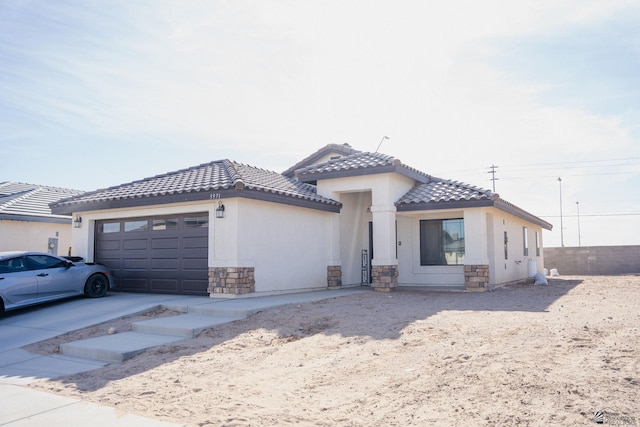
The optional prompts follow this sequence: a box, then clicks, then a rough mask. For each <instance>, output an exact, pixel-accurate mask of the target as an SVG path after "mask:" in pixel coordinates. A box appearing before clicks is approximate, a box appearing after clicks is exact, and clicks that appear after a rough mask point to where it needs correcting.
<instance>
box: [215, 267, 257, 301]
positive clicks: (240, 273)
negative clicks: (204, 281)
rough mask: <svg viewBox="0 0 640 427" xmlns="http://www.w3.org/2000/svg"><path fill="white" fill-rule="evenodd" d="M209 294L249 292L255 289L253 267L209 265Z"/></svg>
mask: <svg viewBox="0 0 640 427" xmlns="http://www.w3.org/2000/svg"><path fill="white" fill-rule="evenodd" d="M207 291H208V292H209V295H211V296H215V294H230V295H240V294H249V293H252V292H255V291H256V281H255V278H254V267H209V288H208V289H207Z"/></svg>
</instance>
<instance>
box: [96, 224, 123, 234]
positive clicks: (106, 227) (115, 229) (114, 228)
mask: <svg viewBox="0 0 640 427" xmlns="http://www.w3.org/2000/svg"><path fill="white" fill-rule="evenodd" d="M119 232H120V223H119V222H106V223H104V224H100V233H105V234H106V233H119Z"/></svg>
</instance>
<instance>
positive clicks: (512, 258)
mask: <svg viewBox="0 0 640 427" xmlns="http://www.w3.org/2000/svg"><path fill="white" fill-rule="evenodd" d="M486 215H487V230H488V237H489V239H488V242H487V253H488V255H489V258H490V261H491V264H492V265H493V266H494V267H493V268H491V269H490V271H489V274H490V283H491V284H494V285H500V284H504V283H508V282H513V281H516V280H521V279H524V278H527V277H528V276H529V271H528V268H529V260H532V261H535V263H536V272H538V273H541V272H542V271H543V269H544V265H543V259H544V249H543V242H542V227H539V226H537V225H534V224H531V223H529V222H527V221H525V220H523V219H521V218H519V217H517V216H515V215H511V214H509V213H506V212H504V211H501V210H499V209H495V208H487V209H486ZM525 226H526V227H527V235H528V238H529V255H524V235H523V229H522V227H525ZM505 231H506V232H507V236H508V240H509V241H508V256H507V259H505V256H504V232H505ZM536 231H537V232H538V236H539V239H540V255H539V256H538V255H536V236H535V234H536Z"/></svg>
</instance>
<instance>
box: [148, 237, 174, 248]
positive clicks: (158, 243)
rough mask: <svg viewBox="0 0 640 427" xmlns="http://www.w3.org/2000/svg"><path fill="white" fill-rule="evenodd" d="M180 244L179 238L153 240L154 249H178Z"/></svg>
mask: <svg viewBox="0 0 640 427" xmlns="http://www.w3.org/2000/svg"><path fill="white" fill-rule="evenodd" d="M179 244H180V239H179V238H177V237H173V238H163V239H152V240H151V248H152V249H178V248H179V247H180V246H179Z"/></svg>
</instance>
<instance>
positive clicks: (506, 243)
mask: <svg viewBox="0 0 640 427" xmlns="http://www.w3.org/2000/svg"><path fill="white" fill-rule="evenodd" d="M504 259H509V236H508V235H507V232H506V231H505V232H504ZM505 265H506V264H505Z"/></svg>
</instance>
